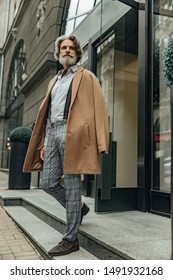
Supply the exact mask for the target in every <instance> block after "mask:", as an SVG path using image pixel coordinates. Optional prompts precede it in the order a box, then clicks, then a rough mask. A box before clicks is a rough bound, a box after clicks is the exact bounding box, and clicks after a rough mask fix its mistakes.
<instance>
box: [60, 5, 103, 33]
mask: <svg viewBox="0 0 173 280" xmlns="http://www.w3.org/2000/svg"><path fill="white" fill-rule="evenodd" d="M99 2H100V0H99V1H95V0H87V1H86V0H71V2H70V7H69V10H68V17H67V19H66V21H67V22H66V28H65V34H67V35H68V34H70V33H73V30H74V29H76V28H77V26H78V25H79V24H80V23H81V21H82V20H83V19H84V18H85V17H86V16H87V15H88V14H89V12H90V11H91V10H92V9H93V8H94V6H95V5H97V4H98V3H99Z"/></svg>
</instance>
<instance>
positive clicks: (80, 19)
mask: <svg viewBox="0 0 173 280" xmlns="http://www.w3.org/2000/svg"><path fill="white" fill-rule="evenodd" d="M85 17H86V15H83V16H81V17H78V18H76V21H75V26H74V28H76V27H77V26H78V25H79V24H80V23H81V21H82V20H83V19H84V18H85Z"/></svg>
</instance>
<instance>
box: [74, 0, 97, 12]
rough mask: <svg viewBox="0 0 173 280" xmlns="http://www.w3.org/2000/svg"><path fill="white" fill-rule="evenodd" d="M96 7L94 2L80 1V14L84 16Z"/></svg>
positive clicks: (88, 0) (91, 0) (92, 0)
mask: <svg viewBox="0 0 173 280" xmlns="http://www.w3.org/2000/svg"><path fill="white" fill-rule="evenodd" d="M93 6H94V0H87V1H86V0H80V1H79V6H78V11H77V13H78V14H82V13H84V12H86V11H89V10H91V9H92V8H93Z"/></svg>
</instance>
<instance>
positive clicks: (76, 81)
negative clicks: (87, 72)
mask: <svg viewBox="0 0 173 280" xmlns="http://www.w3.org/2000/svg"><path fill="white" fill-rule="evenodd" d="M82 74H83V67H82V66H79V67H78V69H77V71H76V74H75V76H74V80H73V85H72V96H71V106H72V105H73V103H74V101H75V98H76V95H77V91H78V88H79V85H80V82H81V78H82Z"/></svg>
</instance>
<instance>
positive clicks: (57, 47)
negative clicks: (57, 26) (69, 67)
mask: <svg viewBox="0 0 173 280" xmlns="http://www.w3.org/2000/svg"><path fill="white" fill-rule="evenodd" d="M64 40H71V41H72V42H73V43H74V48H75V51H76V55H77V61H76V62H79V61H80V59H81V57H82V48H81V46H80V42H79V40H78V39H77V38H76V36H74V35H73V34H71V35H69V36H66V35H63V36H60V37H58V38H57V39H56V41H55V52H54V57H55V59H56V60H59V51H60V46H61V43H62V42H63V41H64Z"/></svg>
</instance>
